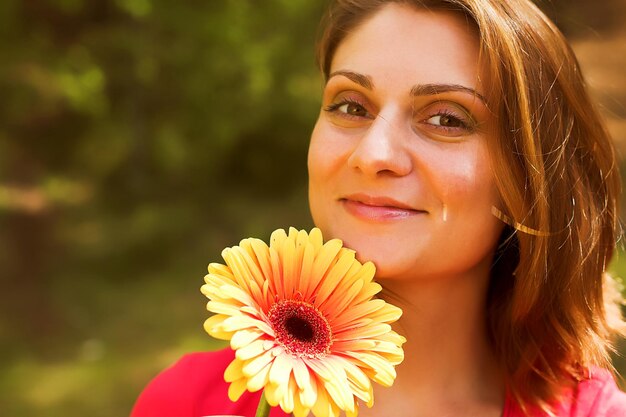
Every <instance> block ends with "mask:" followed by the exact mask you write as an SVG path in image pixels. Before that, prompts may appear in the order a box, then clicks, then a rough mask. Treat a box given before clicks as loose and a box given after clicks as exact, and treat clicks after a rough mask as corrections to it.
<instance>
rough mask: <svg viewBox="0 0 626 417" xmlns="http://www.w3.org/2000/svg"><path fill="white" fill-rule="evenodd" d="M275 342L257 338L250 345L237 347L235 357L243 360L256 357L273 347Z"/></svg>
mask: <svg viewBox="0 0 626 417" xmlns="http://www.w3.org/2000/svg"><path fill="white" fill-rule="evenodd" d="M273 343H274V342H272V341H269V340H255V341H254V342H252V343H250V344H249V345H247V346H244V347H242V348H241V349H237V351H236V352H235V357H236V358H237V359H240V360H243V361H245V360H249V359H252V358H256V357H257V356H259V355H261V354H262V353H263V352H265V351H267V350H269V349H271V348H272V346H273Z"/></svg>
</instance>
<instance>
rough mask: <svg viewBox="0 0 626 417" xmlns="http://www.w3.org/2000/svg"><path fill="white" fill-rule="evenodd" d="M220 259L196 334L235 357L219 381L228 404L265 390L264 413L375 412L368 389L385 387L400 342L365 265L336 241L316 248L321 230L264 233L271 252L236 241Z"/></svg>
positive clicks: (394, 314) (392, 310)
mask: <svg viewBox="0 0 626 417" xmlns="http://www.w3.org/2000/svg"><path fill="white" fill-rule="evenodd" d="M222 257H223V258H224V260H225V261H226V265H222V264H218V263H212V264H210V265H209V274H208V275H206V276H205V278H204V279H205V282H206V284H205V285H203V286H202V293H203V294H205V295H206V296H207V297H208V298H209V299H210V301H209V302H208V304H207V309H208V310H209V311H211V312H213V313H215V315H213V316H211V317H210V318H209V319H207V320H206V322H205V323H204V328H205V330H206V331H207V332H208V333H209V334H210V335H211V336H213V337H216V338H219V339H224V340H230V346H231V347H232V349H234V350H235V352H236V354H235V359H234V360H233V362H231V364H230V365H229V366H228V368H227V369H226V372H225V374H224V378H225V379H226V381H227V382H230V386H229V391H228V395H229V397H230V399H231V400H232V401H236V400H237V399H239V397H240V396H241V394H242V393H243V392H244V391H245V390H246V389H247V390H249V391H251V392H255V391H258V390H261V389H265V397H266V398H267V401H268V403H269V404H270V405H272V406H278V405H280V407H281V408H282V409H283V411H285V412H286V413H292V412H293V413H294V415H295V416H296V417H301V416H302V417H304V416H306V415H308V413H309V412H312V413H313V414H314V415H315V416H316V417H323V416H324V417H325V416H339V413H340V411H341V410H344V411H345V412H346V415H347V416H356V415H357V413H358V403H359V401H358V400H361V401H362V402H363V403H365V404H366V405H367V406H368V407H371V406H372V405H373V401H374V399H373V389H372V383H371V381H375V382H377V383H379V384H381V385H383V386H390V385H391V384H392V383H393V381H394V379H395V377H396V373H395V369H394V366H395V365H397V364H399V363H400V362H401V361H402V359H403V357H404V353H403V351H402V348H401V345H402V344H403V343H404V342H405V339H404V337H402V336H400V335H399V334H397V333H396V332H394V331H393V330H391V326H390V323H392V322H394V321H396V320H397V319H398V318H399V317H400V315H401V314H402V311H401V310H400V309H399V308H398V307H395V306H392V305H391V304H388V303H386V302H385V301H383V300H381V299H373V298H372V297H373V296H374V295H376V294H377V293H378V292H380V290H381V288H382V287H381V286H380V285H379V284H377V283H376V282H374V281H373V277H374V272H375V267H374V265H373V264H372V263H371V262H366V263H364V264H361V262H359V261H358V260H357V259H356V258H355V252H354V251H353V250H351V249H348V248H345V247H343V246H342V242H341V241H340V240H338V239H333V240H330V241H328V242H326V243H324V242H323V238H322V233H321V232H320V230H319V229H313V230H311V232H310V233H309V234H307V232H306V231H304V230H300V231H298V230H296V229H294V228H291V229H289V235H287V234H286V233H285V231H284V230H282V229H279V230H276V231H275V232H274V233H272V236H271V238H270V245H269V247H268V246H267V245H266V244H265V243H264V242H263V241H261V240H259V239H252V238H250V239H244V240H242V241H241V242H240V244H239V246H234V247H232V248H226V249H224V251H223V252H222Z"/></svg>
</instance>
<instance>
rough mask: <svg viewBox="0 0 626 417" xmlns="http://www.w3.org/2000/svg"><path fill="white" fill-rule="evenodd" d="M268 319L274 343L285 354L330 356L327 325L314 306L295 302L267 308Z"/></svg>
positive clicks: (282, 302) (329, 336)
mask: <svg viewBox="0 0 626 417" xmlns="http://www.w3.org/2000/svg"><path fill="white" fill-rule="evenodd" d="M268 318H269V320H270V324H271V325H272V328H273V329H274V332H275V333H276V340H277V341H278V343H280V344H281V345H282V346H283V347H284V348H285V350H286V351H287V352H288V353H290V354H292V355H294V356H297V357H302V356H306V357H310V358H317V357H320V356H324V355H326V354H328V353H330V346H331V344H332V332H331V329H330V325H329V324H328V320H326V318H325V317H324V316H323V315H322V313H320V311H319V310H318V309H317V308H315V306H313V305H311V304H309V303H305V302H304V301H298V300H283V301H279V302H277V303H276V304H274V305H273V306H272V307H271V308H270V311H269V313H268Z"/></svg>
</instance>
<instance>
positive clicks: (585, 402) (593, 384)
mask: <svg viewBox="0 0 626 417" xmlns="http://www.w3.org/2000/svg"><path fill="white" fill-rule="evenodd" d="M570 415H571V416H572V417H574V416H575V417H619V416H626V393H624V392H623V391H621V390H620V389H619V387H618V386H617V383H616V382H615V378H614V377H613V374H612V373H611V372H610V371H608V370H607V369H603V368H593V369H591V370H590V375H589V378H587V379H585V380H583V381H581V382H580V383H579V384H578V386H577V387H576V389H575V390H574V394H573V401H572V404H571V413H570Z"/></svg>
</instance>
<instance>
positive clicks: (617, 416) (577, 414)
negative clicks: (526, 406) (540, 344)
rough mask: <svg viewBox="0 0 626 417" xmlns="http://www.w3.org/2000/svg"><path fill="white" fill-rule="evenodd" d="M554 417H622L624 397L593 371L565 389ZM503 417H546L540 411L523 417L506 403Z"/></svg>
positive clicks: (609, 377) (604, 374)
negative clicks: (571, 386) (573, 385)
mask: <svg viewBox="0 0 626 417" xmlns="http://www.w3.org/2000/svg"><path fill="white" fill-rule="evenodd" d="M553 411H554V415H555V416H556V417H626V393H624V392H622V391H621V390H620V389H619V387H618V386H617V384H616V382H615V379H614V378H613V374H612V373H611V372H610V371H608V370H606V369H602V368H593V369H591V370H590V372H589V377H588V378H586V379H583V380H582V381H580V382H579V383H578V384H577V385H576V386H575V387H573V388H571V389H568V390H567V392H566V393H565V394H564V395H563V396H562V397H561V399H560V400H559V401H558V402H557V403H556V404H554V407H553ZM503 415H504V417H547V416H548V414H546V413H545V412H543V411H539V410H538V409H534V408H533V409H531V410H529V411H528V413H527V414H524V413H523V412H522V411H521V409H520V408H518V406H517V405H515V404H514V403H513V402H512V401H510V399H507V407H505V412H504V414H503Z"/></svg>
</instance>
